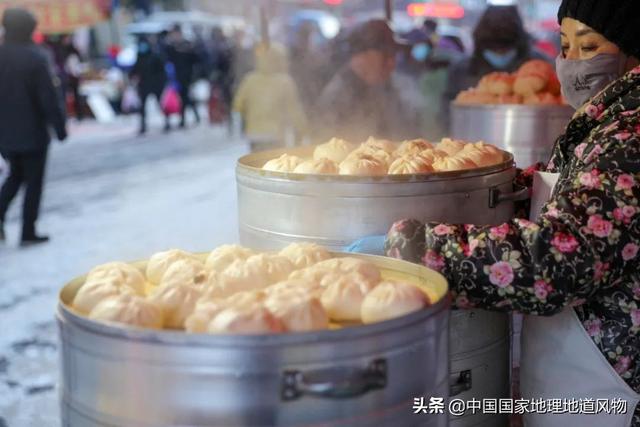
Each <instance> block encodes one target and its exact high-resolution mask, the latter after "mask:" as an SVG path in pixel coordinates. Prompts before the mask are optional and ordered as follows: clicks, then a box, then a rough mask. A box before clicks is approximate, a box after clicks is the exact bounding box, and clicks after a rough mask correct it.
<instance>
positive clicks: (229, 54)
mask: <svg viewBox="0 0 640 427" xmlns="http://www.w3.org/2000/svg"><path fill="white" fill-rule="evenodd" d="M209 51H210V55H209V58H211V64H210V74H209V81H210V83H211V97H212V99H211V101H210V118H211V121H212V122H220V121H228V122H229V121H230V120H229V112H230V111H231V103H232V102H233V85H234V75H233V62H234V58H233V46H232V45H231V43H230V41H229V40H228V39H227V37H226V36H225V34H224V33H223V31H222V29H221V28H214V29H213V30H212V31H211V41H210V43H209Z"/></svg>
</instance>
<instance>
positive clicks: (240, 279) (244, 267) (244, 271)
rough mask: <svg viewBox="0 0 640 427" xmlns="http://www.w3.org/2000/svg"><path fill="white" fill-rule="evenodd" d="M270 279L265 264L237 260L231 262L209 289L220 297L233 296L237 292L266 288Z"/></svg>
mask: <svg viewBox="0 0 640 427" xmlns="http://www.w3.org/2000/svg"><path fill="white" fill-rule="evenodd" d="M268 285H269V280H268V278H267V274H266V272H265V269H264V266H262V265H258V264H257V263H256V262H252V263H251V264H249V263H248V262H247V261H243V260H236V261H234V262H232V263H231V265H230V266H229V267H227V268H226V270H224V271H223V272H222V273H221V274H220V275H219V276H218V278H217V283H215V284H212V285H211V286H210V287H209V290H210V291H211V292H212V293H213V294H214V295H217V296H218V297H220V298H225V297H228V296H231V295H233V294H235V293H237V292H242V291H251V290H258V289H262V288H265V287H267V286H268Z"/></svg>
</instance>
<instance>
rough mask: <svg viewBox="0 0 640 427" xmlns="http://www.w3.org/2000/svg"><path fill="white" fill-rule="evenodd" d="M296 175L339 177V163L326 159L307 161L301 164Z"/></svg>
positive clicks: (295, 171)
mask: <svg viewBox="0 0 640 427" xmlns="http://www.w3.org/2000/svg"><path fill="white" fill-rule="evenodd" d="M293 172H294V173H304V174H315V175H337V174H338V172H339V169H338V163H336V162H334V161H333V160H330V159H327V158H325V157H323V158H321V159H316V160H307V161H305V162H302V163H300V164H299V165H298V166H297V167H296V168H295V170H294V171H293Z"/></svg>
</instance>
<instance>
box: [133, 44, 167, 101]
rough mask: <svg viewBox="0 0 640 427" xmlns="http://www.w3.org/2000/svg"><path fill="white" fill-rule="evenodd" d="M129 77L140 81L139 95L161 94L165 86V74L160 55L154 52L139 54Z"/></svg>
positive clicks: (163, 62)
mask: <svg viewBox="0 0 640 427" xmlns="http://www.w3.org/2000/svg"><path fill="white" fill-rule="evenodd" d="M131 76H133V77H137V78H138V79H139V80H140V82H139V83H138V92H140V94H141V95H148V94H161V93H162V91H163V90H164V87H165V86H166V85H167V72H166V70H165V61H164V59H163V57H162V55H160V54H159V53H156V52H148V53H144V54H139V55H138V59H137V61H136V63H135V65H134V66H133V69H132V70H131Z"/></svg>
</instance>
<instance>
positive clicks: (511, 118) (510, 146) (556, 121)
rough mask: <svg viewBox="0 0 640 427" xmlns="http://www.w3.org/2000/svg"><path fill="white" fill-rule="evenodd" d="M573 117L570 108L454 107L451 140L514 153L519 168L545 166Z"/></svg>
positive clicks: (452, 105) (529, 106)
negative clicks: (540, 164) (479, 142)
mask: <svg viewBox="0 0 640 427" xmlns="http://www.w3.org/2000/svg"><path fill="white" fill-rule="evenodd" d="M573 114H574V110H573V108H571V107H570V106H564V105H558V106H534V105H459V104H456V103H452V104H451V134H452V137H454V138H458V139H463V140H470V141H478V140H483V141H486V142H487V143H489V144H494V145H496V146H498V147H500V148H502V149H503V150H506V151H509V152H511V153H513V155H514V158H515V161H516V164H517V165H518V167H521V168H525V167H528V166H530V165H532V164H534V163H536V162H543V163H546V162H548V161H549V158H550V157H551V151H552V150H553V144H554V143H555V141H556V140H557V139H558V137H559V136H560V135H562V134H564V131H565V128H566V126H567V124H568V123H569V122H570V121H571V117H572V116H573Z"/></svg>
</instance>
